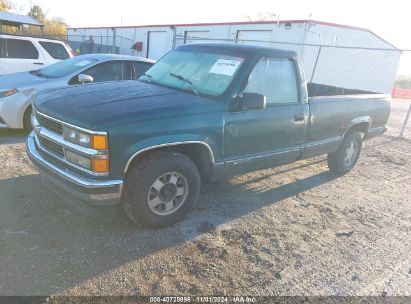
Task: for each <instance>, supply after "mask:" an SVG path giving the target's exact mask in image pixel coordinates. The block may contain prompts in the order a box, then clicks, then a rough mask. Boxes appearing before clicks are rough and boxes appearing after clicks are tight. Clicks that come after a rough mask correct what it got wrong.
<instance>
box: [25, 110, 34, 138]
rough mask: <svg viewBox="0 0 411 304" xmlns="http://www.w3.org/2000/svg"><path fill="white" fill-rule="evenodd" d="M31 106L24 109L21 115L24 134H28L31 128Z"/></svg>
mask: <svg viewBox="0 0 411 304" xmlns="http://www.w3.org/2000/svg"><path fill="white" fill-rule="evenodd" d="M31 112H32V110H31V106H30V107H28V108H27V109H26V111H25V112H24V115H23V128H24V130H25V131H26V132H30V131H31V130H32V129H33V127H32V126H31Z"/></svg>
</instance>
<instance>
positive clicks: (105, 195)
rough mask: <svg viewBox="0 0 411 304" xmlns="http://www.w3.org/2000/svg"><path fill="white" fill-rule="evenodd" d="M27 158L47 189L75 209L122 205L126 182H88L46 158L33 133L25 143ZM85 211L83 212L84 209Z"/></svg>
mask: <svg viewBox="0 0 411 304" xmlns="http://www.w3.org/2000/svg"><path fill="white" fill-rule="evenodd" d="M26 151H27V155H28V156H29V158H30V159H31V161H32V162H33V163H34V165H35V166H36V167H37V168H38V169H39V172H40V175H41V177H42V179H43V182H44V184H45V186H46V187H48V188H49V189H50V190H52V191H53V192H55V193H57V194H58V195H59V196H61V197H62V198H63V199H64V200H65V201H66V202H68V203H70V204H71V205H73V206H74V207H80V209H84V208H87V207H102V206H106V207H107V206H117V205H118V204H119V203H120V199H121V194H122V187H123V181H122V180H121V179H111V180H95V179H89V178H86V177H83V176H80V175H79V174H77V173H75V172H73V171H70V170H69V169H68V168H61V167H58V166H56V165H54V164H52V163H51V162H50V161H48V160H47V159H46V157H43V156H42V155H41V153H40V152H39V151H38V149H37V146H36V143H35V139H34V132H32V133H30V135H29V136H28V138H27V141H26ZM81 207H84V208H81Z"/></svg>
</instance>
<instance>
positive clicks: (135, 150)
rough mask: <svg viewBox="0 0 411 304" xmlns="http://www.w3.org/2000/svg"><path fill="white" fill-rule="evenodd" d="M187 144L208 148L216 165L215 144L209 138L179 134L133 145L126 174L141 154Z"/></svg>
mask: <svg viewBox="0 0 411 304" xmlns="http://www.w3.org/2000/svg"><path fill="white" fill-rule="evenodd" d="M185 144H201V145H203V146H204V147H206V148H207V150H208V153H209V156H210V159H211V162H212V164H214V163H215V155H214V151H215V149H213V147H215V144H214V143H212V142H210V139H209V138H204V137H201V136H199V135H196V134H179V135H177V136H161V137H153V138H147V139H145V140H142V141H139V142H138V143H136V144H134V145H132V146H131V147H130V148H129V149H127V151H125V158H124V159H126V160H127V162H126V164H125V166H124V173H126V172H127V171H128V168H129V166H130V164H131V162H132V161H133V160H134V159H135V158H136V157H137V156H138V155H140V154H141V153H143V152H146V151H149V150H153V149H156V148H161V147H168V146H177V145H185Z"/></svg>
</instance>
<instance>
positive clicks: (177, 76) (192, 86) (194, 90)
mask: <svg viewBox="0 0 411 304" xmlns="http://www.w3.org/2000/svg"><path fill="white" fill-rule="evenodd" d="M170 76H173V77H175V78H177V79H180V80H182V81H184V82H186V83H188V84H189V85H190V89H191V90H192V91H193V92H194V94H196V95H200V94H199V93H198V91H197V90H196V89H195V88H194V84H193V82H192V81H191V80H188V79H186V78H184V77H183V76H181V75H177V74H174V73H170Z"/></svg>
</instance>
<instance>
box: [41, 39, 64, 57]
mask: <svg viewBox="0 0 411 304" xmlns="http://www.w3.org/2000/svg"><path fill="white" fill-rule="evenodd" d="M39 43H40V45H41V46H42V47H43V48H44V49H45V50H46V51H47V53H49V54H50V56H51V57H53V58H54V59H60V60H64V59H68V58H70V55H69V54H68V53H67V51H66V49H65V47H64V46H63V45H62V44H60V43H54V42H48V41H39Z"/></svg>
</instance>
